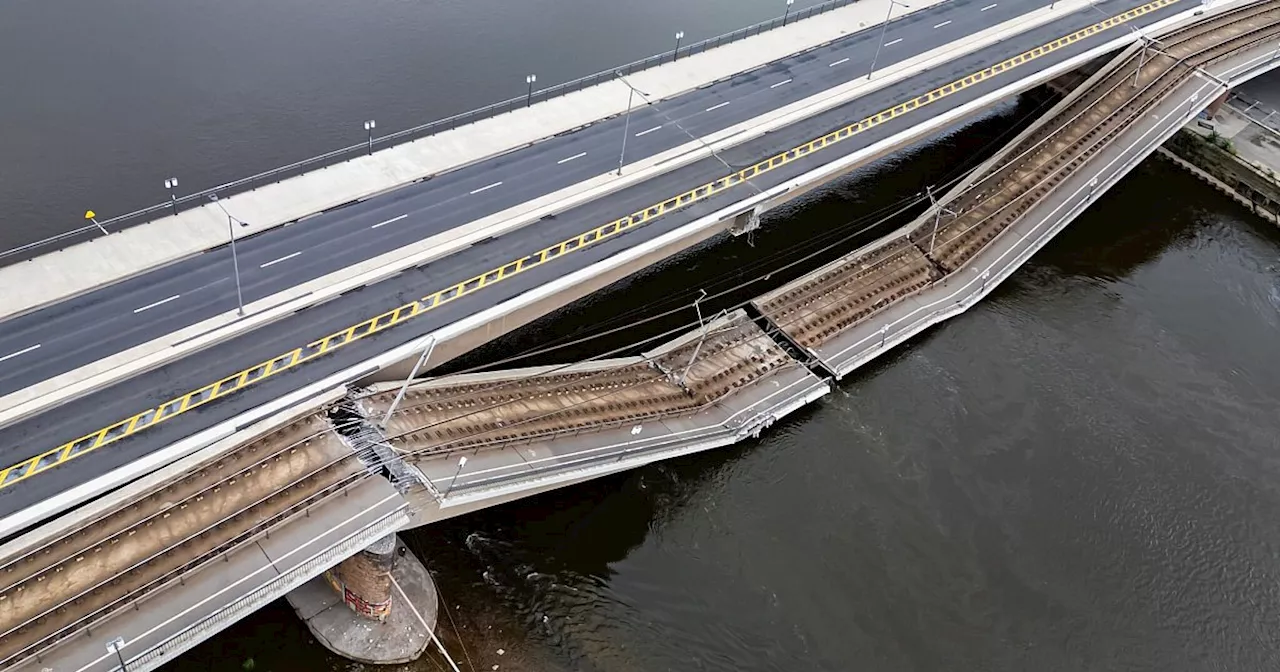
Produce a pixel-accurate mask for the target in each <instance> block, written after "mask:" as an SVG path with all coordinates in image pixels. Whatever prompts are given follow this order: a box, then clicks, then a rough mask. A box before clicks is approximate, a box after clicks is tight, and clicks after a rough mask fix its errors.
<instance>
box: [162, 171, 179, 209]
mask: <svg viewBox="0 0 1280 672" xmlns="http://www.w3.org/2000/svg"><path fill="white" fill-rule="evenodd" d="M164 188H165V189H168V190H169V203H171V204H172V205H173V214H175V215H176V214H178V197H177V196H176V195H175V194H174V193H173V190H174V189H177V188H178V178H176V177H170V178H167V179H165V181H164Z"/></svg>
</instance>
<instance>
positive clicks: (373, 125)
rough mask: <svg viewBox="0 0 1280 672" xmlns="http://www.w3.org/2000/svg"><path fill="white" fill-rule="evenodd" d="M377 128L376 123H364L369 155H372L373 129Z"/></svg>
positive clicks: (371, 121) (372, 121)
mask: <svg viewBox="0 0 1280 672" xmlns="http://www.w3.org/2000/svg"><path fill="white" fill-rule="evenodd" d="M377 127H378V122H376V121H374V120H372V119H370V120H369V121H366V122H364V130H366V131H369V154H370V155H372V154H373V129H375V128H377Z"/></svg>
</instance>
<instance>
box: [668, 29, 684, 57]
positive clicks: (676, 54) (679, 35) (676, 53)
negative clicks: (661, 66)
mask: <svg viewBox="0 0 1280 672" xmlns="http://www.w3.org/2000/svg"><path fill="white" fill-rule="evenodd" d="M683 39H684V31H683V30H677V31H676V50H675V51H673V52H671V62H672V63H675V62H676V59H677V58H680V40H683Z"/></svg>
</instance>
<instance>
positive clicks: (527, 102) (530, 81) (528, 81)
mask: <svg viewBox="0 0 1280 672" xmlns="http://www.w3.org/2000/svg"><path fill="white" fill-rule="evenodd" d="M536 81H538V76H537V75H529V76H528V77H525V78H524V83H525V84H528V85H529V97H528V98H527V99H525V102H524V106H525V107H529V106H531V105H533V83H534V82H536Z"/></svg>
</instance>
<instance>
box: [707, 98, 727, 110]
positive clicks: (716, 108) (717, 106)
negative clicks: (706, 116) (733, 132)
mask: <svg viewBox="0 0 1280 672" xmlns="http://www.w3.org/2000/svg"><path fill="white" fill-rule="evenodd" d="M728 104H729V101H727V100H726V101H724V102H723V103H720V104H719V105H712V106H711V107H708V108H707V111H708V112H710V111H711V110H718V109H720V108H722V107H724V106H725V105H728Z"/></svg>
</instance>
